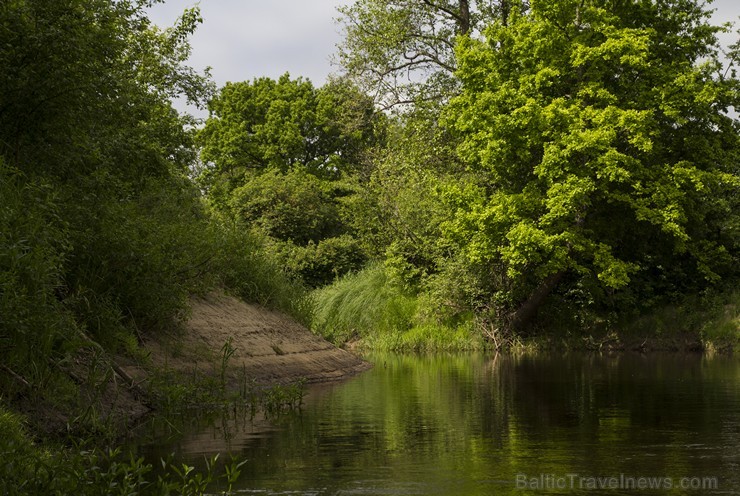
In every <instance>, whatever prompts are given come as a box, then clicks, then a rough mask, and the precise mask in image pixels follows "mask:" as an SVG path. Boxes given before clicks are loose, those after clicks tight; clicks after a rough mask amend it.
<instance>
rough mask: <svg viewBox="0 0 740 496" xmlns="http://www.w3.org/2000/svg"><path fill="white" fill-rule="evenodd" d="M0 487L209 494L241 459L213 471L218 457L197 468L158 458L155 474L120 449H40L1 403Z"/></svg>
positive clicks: (230, 479) (233, 474)
mask: <svg viewBox="0 0 740 496" xmlns="http://www.w3.org/2000/svg"><path fill="white" fill-rule="evenodd" d="M0 429H2V432H3V437H2V439H0V492H2V494H6V495H9V496H10V495H26V494H79V495H83V496H84V495H90V496H93V495H99V494H107V495H122V496H123V495H126V496H128V495H132V494H140V495H157V496H164V495H170V494H172V495H175V494H177V495H192V496H195V495H203V494H213V493H212V492H211V491H213V490H214V489H215V487H214V486H217V485H219V486H223V483H222V482H221V481H224V482H225V483H226V486H227V490H226V491H225V492H222V493H220V494H231V487H232V486H233V484H234V482H235V481H236V479H237V478H238V477H239V474H240V472H241V470H240V469H241V467H242V466H243V465H244V463H245V462H238V461H237V460H232V461H231V463H230V464H226V465H224V472H223V473H220V474H219V473H218V472H217V468H216V463H217V461H218V456H215V457H212V458H211V459H206V469H205V471H203V472H196V471H195V469H194V468H193V467H190V466H188V465H185V464H183V465H178V464H175V463H173V462H171V461H167V460H162V462H161V464H162V467H161V469H160V470H159V472H158V474H155V472H154V470H153V469H154V467H152V465H149V464H146V463H144V460H143V459H141V458H137V457H135V456H134V455H133V454H130V455H129V456H128V457H125V456H123V455H122V454H121V452H120V450H110V451H100V450H98V449H91V450H85V449H79V450H75V451H70V450H65V449H56V448H54V449H43V448H41V447H39V446H37V445H35V444H34V443H33V442H32V441H31V440H30V438H29V436H28V434H27V433H26V431H25V428H24V426H23V424H22V420H21V418H20V417H18V416H17V415H14V414H12V413H10V412H8V411H7V410H6V409H5V408H3V407H0Z"/></svg>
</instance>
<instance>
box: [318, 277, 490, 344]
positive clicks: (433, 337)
mask: <svg viewBox="0 0 740 496" xmlns="http://www.w3.org/2000/svg"><path fill="white" fill-rule="evenodd" d="M419 306H420V300H419V299H418V298H417V297H416V296H412V295H408V294H405V293H404V292H403V291H402V290H401V289H400V288H399V286H398V285H396V284H394V283H393V281H392V280H391V279H390V278H389V277H388V275H387V273H386V271H385V268H384V267H383V266H382V265H380V264H373V265H370V266H369V267H367V268H365V269H364V270H362V271H360V272H357V273H354V274H350V275H347V276H344V277H343V278H341V279H339V280H337V281H336V282H335V283H334V284H332V285H331V286H328V287H325V288H322V289H320V290H317V291H316V292H315V293H314V313H313V325H312V327H313V329H314V330H316V331H318V332H319V333H321V334H322V335H323V336H324V337H325V338H327V339H329V340H330V341H332V342H333V343H335V344H337V345H341V344H344V343H347V342H348V341H351V340H359V342H358V343H357V344H358V346H359V347H361V348H363V349H373V350H383V351H453V350H454V351H461V350H473V349H481V348H483V347H484V343H483V339H482V338H481V335H480V333H478V332H476V330H475V327H474V325H473V322H472V319H471V320H468V321H463V322H460V323H456V324H455V325H444V324H442V323H439V322H434V321H429V320H428V317H424V316H427V315H429V312H425V311H420V310H422V309H420V308H419Z"/></svg>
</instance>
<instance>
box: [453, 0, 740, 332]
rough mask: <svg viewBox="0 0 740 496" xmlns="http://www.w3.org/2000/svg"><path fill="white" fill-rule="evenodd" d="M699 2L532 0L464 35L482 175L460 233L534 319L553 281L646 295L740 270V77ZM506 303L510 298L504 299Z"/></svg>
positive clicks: (574, 288)
mask: <svg viewBox="0 0 740 496" xmlns="http://www.w3.org/2000/svg"><path fill="white" fill-rule="evenodd" d="M708 17H709V13H708V12H707V11H706V10H705V9H704V8H703V5H702V4H701V3H700V2H695V1H691V0H663V1H658V2H652V1H641V2H621V1H613V0H557V1H553V0H532V1H531V2H530V9H529V10H528V11H527V12H522V10H521V9H512V11H511V13H510V16H509V17H508V19H507V20H506V22H503V21H497V22H495V23H494V24H492V25H491V26H490V27H489V28H488V29H486V31H485V35H486V39H485V40H473V39H469V38H467V39H464V40H463V41H462V42H461V44H460V46H459V49H458V63H459V70H458V72H457V74H458V76H459V77H460V78H461V80H462V86H463V90H462V94H461V95H460V96H458V97H456V98H455V99H454V100H453V102H452V104H451V105H450V107H449V109H448V111H447V116H448V122H449V124H450V125H451V126H452V127H454V128H455V129H456V130H457V132H458V133H459V134H460V137H461V139H462V142H461V144H460V146H459V148H458V151H459V154H460V156H461V158H462V159H463V160H464V161H465V162H466V163H467V164H468V166H469V168H470V169H471V170H472V171H474V172H475V173H476V174H477V175H478V178H479V179H478V184H477V187H476V188H468V189H466V190H462V189H459V190H457V191H451V192H450V196H451V197H454V198H455V201H454V202H453V203H454V205H456V208H457V215H456V220H455V221H454V222H452V223H450V224H449V225H448V226H447V228H448V233H449V234H450V236H452V237H453V238H454V239H456V240H457V242H458V244H459V246H461V247H462V248H461V249H463V250H464V251H465V253H467V257H468V259H469V260H470V261H471V262H472V263H476V264H483V265H488V266H498V267H501V271H503V276H504V277H503V279H502V281H499V283H498V293H497V295H496V296H497V298H498V299H497V301H499V302H500V303H501V302H503V303H502V305H501V307H502V308H504V309H506V308H508V309H509V310H508V314H507V315H506V318H507V319H509V322H510V323H511V324H512V325H514V326H523V325H526V324H527V323H528V322H529V321H530V320H531V318H532V317H533V316H534V314H535V312H536V311H537V309H538V308H539V307H540V306H541V304H542V303H543V302H544V301H545V300H546V298H547V296H548V295H549V294H551V292H552V291H554V290H555V289H556V288H558V287H559V288H560V292H561V293H562V294H565V293H566V292H568V294H569V295H571V296H574V295H578V297H579V298H580V299H581V302H582V303H589V302H590V303H593V304H595V305H606V304H609V303H612V304H614V303H615V302H619V301H620V298H622V300H621V301H622V303H624V304H633V305H636V306H637V305H639V304H641V303H646V302H648V303H649V302H655V301H657V299H660V298H664V297H668V296H670V295H672V294H676V293H680V292H685V291H689V290H692V289H693V290H696V289H701V288H703V287H706V286H707V285H710V284H713V283H716V282H718V281H720V280H721V279H722V278H725V279H728V278H729V279H731V278H733V277H736V276H737V267H738V266H739V264H738V248H739V246H740V244H739V241H740V231H739V230H738V206H739V205H738V194H737V193H738V186H740V180H739V178H738V163H739V160H740V140H739V138H738V131H740V125H739V123H738V121H737V120H736V119H735V118H733V117H732V109H733V107H734V108H738V104H740V99H739V98H738V80H737V79H736V78H735V75H734V73H731V72H727V71H726V70H725V69H724V68H723V67H722V64H721V62H720V60H719V58H718V43H717V38H716V34H717V33H718V32H719V31H720V30H721V29H722V28H718V27H713V26H711V25H710V24H709V23H708ZM505 313H506V312H505Z"/></svg>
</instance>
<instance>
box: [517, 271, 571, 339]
mask: <svg viewBox="0 0 740 496" xmlns="http://www.w3.org/2000/svg"><path fill="white" fill-rule="evenodd" d="M564 275H565V271H564V270H561V271H560V272H556V273H554V274H552V275H550V276H549V277H547V279H545V280H544V281H542V283H541V284H540V285H539V286H538V287H537V289H535V290H534V292H533V293H532V294H531V295H529V298H527V300H526V301H525V302H524V303H522V304H521V306H520V307H519V308H518V309H517V310H516V311H515V312H513V313H512V314H511V315H510V316H509V319H510V322H511V327H512V328H514V329H517V330H521V329H523V328H525V327H527V326H528V325H529V324H530V323H531V322H532V319H534V317H535V316H536V315H537V310H539V309H540V307H541V306H542V304H543V303H544V302H545V300H546V299H547V297H548V296H549V295H550V293H552V291H553V290H554V289H555V288H556V287H557V285H558V283H559V282H560V280H561V279H562V278H563V276H564Z"/></svg>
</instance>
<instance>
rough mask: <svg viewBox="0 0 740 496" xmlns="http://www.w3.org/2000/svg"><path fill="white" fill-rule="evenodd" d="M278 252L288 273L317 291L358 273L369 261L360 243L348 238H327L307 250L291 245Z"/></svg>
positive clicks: (343, 236)
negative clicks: (354, 272) (338, 279)
mask: <svg viewBox="0 0 740 496" xmlns="http://www.w3.org/2000/svg"><path fill="white" fill-rule="evenodd" d="M277 250H278V252H279V256H280V258H282V259H283V260H285V266H286V267H287V268H288V269H289V271H290V272H291V273H294V274H297V275H298V276H299V277H300V278H301V280H302V281H304V282H305V283H306V284H307V285H308V286H309V287H314V288H316V287H321V286H325V285H327V284H330V283H332V282H333V281H334V280H336V279H337V278H338V277H341V276H342V275H344V274H348V273H350V272H352V271H355V270H359V269H360V268H361V267H362V266H363V265H364V264H365V262H366V261H367V257H366V256H365V253H364V251H363V249H362V247H361V246H360V243H359V241H358V240H357V239H356V238H354V237H352V236H350V235H348V234H342V235H340V236H335V237H332V238H325V239H322V240H319V242H318V243H314V242H312V241H311V242H309V243H308V244H307V245H306V246H295V245H293V244H292V243H288V244H286V245H283V246H281V247H278V248H277Z"/></svg>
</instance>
